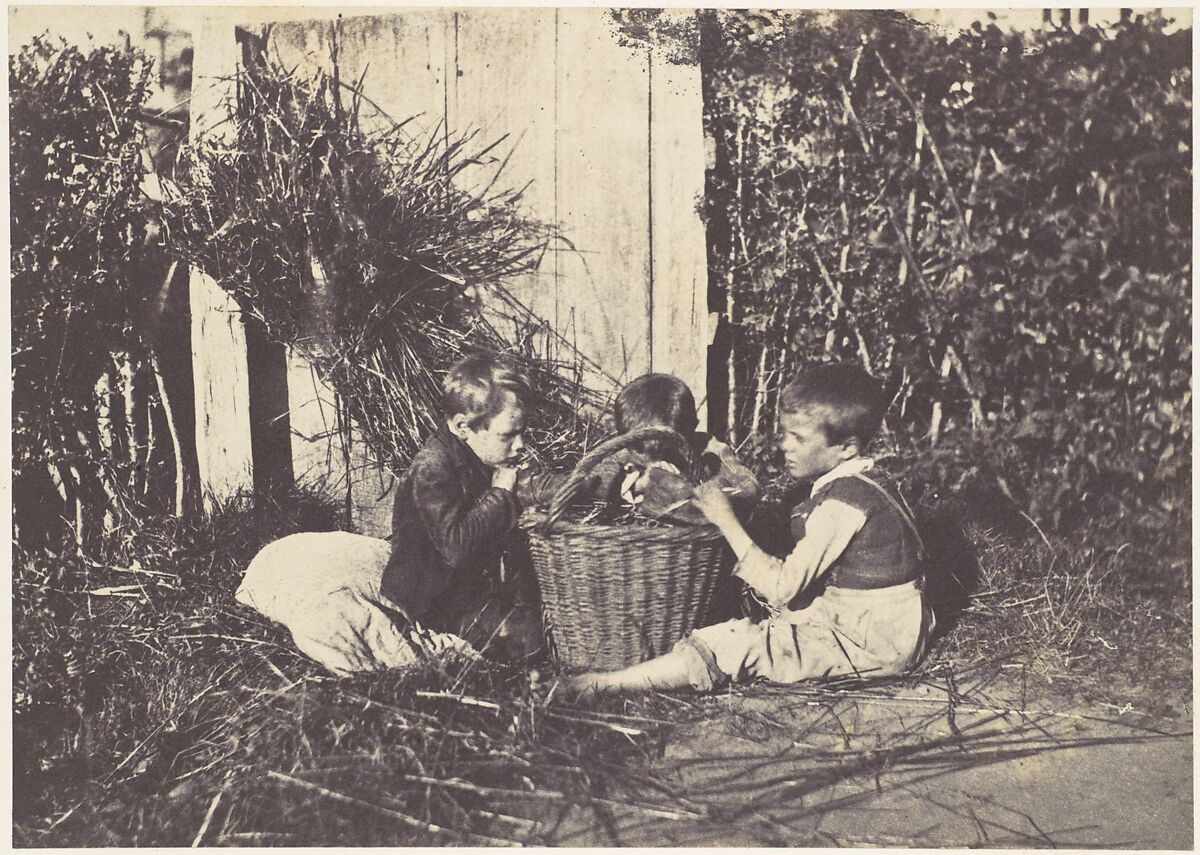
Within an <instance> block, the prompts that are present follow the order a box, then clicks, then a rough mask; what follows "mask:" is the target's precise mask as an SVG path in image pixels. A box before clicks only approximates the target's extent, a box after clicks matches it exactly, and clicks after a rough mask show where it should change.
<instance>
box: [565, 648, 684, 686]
mask: <svg viewBox="0 0 1200 855" xmlns="http://www.w3.org/2000/svg"><path fill="white" fill-rule="evenodd" d="M692 667H694V665H693V664H692V662H691V660H690V659H689V658H688V657H687V656H686V655H685V654H683V653H680V652H679V651H675V650H673V651H671V652H670V653H665V654H663V655H662V656H657V657H655V658H654V659H649V660H647V661H645V662H639V663H638V664H637V665H630V666H629V667H628V668H621V669H619V670H617V671H591V672H588V673H585V674H576V675H575V676H574V677H568V678H567V679H566V680H565V681H564V683H563V687H564V688H565V689H566V690H567V691H568V692H570V693H572V694H575V695H581V696H588V695H609V694H621V693H626V692H649V691H654V690H659V691H669V690H671V689H686V688H690V687H691V685H692V681H691V668H692Z"/></svg>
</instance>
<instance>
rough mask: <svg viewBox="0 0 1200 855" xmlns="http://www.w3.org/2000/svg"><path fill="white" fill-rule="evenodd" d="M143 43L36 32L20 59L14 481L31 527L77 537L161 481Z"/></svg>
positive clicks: (24, 526)
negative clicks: (59, 39)
mask: <svg viewBox="0 0 1200 855" xmlns="http://www.w3.org/2000/svg"><path fill="white" fill-rule="evenodd" d="M149 72H150V68H149V64H148V62H147V60H146V59H145V57H144V56H143V55H142V54H141V53H139V52H137V51H133V50H118V49H115V48H111V47H97V48H94V49H91V50H90V51H87V52H84V51H80V50H79V49H78V48H75V47H68V46H66V45H65V43H62V44H59V45H55V44H53V43H52V42H51V41H50V40H49V39H47V38H40V37H39V38H35V39H33V40H32V41H31V42H30V43H29V44H28V45H26V46H25V47H23V48H22V49H21V50H20V51H19V52H18V53H16V54H14V55H12V56H10V58H9V96H10V98H9V126H10V139H9V153H10V162H11V165H12V173H11V184H10V195H9V201H10V204H11V213H10V226H11V236H12V258H11V261H12V342H13V357H12V379H13V428H14V430H13V482H14V502H15V510H16V523H17V531H18V535H19V536H20V537H21V538H22V539H23V540H27V541H32V540H36V539H38V538H49V539H50V540H53V539H54V538H55V537H56V536H57V534H58V533H59V532H60V531H61V530H62V528H63V523H62V520H63V518H64V517H65V518H66V519H68V520H71V521H72V522H71V527H72V528H73V529H74V532H75V536H76V538H77V540H78V541H79V542H81V543H82V542H83V541H85V540H88V539H89V538H90V536H91V534H94V533H96V532H98V531H99V530H100V525H99V523H100V521H101V520H102V519H103V520H104V521H105V522H106V523H107V524H108V527H109V528H111V527H112V525H113V524H114V523H115V522H117V521H119V520H121V519H126V518H128V517H129V516H130V514H131V513H132V507H133V506H134V505H136V503H138V502H139V501H142V500H143V499H144V497H145V496H146V495H147V493H148V492H152V491H150V490H149V486H148V482H149V480H150V474H151V469H152V467H153V466H154V465H157V464H161V462H162V458H161V454H162V453H163V449H164V448H165V447H167V445H166V444H165V443H159V446H158V448H159V452H158V453H159V455H160V456H159V457H154V456H153V454H152V451H153V448H152V444H151V443H149V442H148V439H147V435H148V434H149V433H150V432H151V431H152V430H153V429H154V425H153V424H152V422H153V421H158V425H157V427H158V428H159V429H160V430H161V431H162V433H160V436H161V435H162V434H165V433H166V427H165V425H164V424H163V423H162V418H163V417H162V415H161V414H158V415H155V412H154V405H155V397H156V396H155V394H154V392H153V391H152V389H153V385H154V381H153V379H152V377H149V376H148V374H149V372H150V368H149V363H150V362H151V359H150V347H149V342H148V336H147V324H146V323H145V318H146V310H147V297H148V295H149V294H151V293H152V291H150V290H149V289H148V288H147V287H146V281H147V279H148V277H147V275H146V267H145V266H144V264H143V262H144V261H145V256H146V253H145V252H144V246H143V245H144V240H145V228H146V216H145V212H144V211H143V209H142V207H141V201H140V190H139V186H140V182H141V180H142V178H143V176H144V173H145V169H144V167H143V163H142V144H143V136H142V131H141V129H140V127H139V125H138V120H137V113H138V111H139V109H140V107H141V105H142V104H143V103H144V102H145V100H146V97H147V84H148V79H149Z"/></svg>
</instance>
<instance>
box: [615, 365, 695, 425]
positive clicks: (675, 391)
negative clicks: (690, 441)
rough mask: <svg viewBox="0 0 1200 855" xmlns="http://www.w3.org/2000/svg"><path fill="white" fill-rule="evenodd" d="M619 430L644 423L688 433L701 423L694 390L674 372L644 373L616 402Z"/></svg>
mask: <svg viewBox="0 0 1200 855" xmlns="http://www.w3.org/2000/svg"><path fill="white" fill-rule="evenodd" d="M613 421H614V423H615V425H616V428H617V431H618V432H619V433H626V432H628V431H631V430H633V429H634V428H640V427H657V426H660V425H661V426H662V427H669V428H672V429H674V430H675V431H677V432H679V433H681V434H683V435H684V436H687V435H688V434H690V433H692V432H693V431H694V430H695V429H696V426H697V425H698V424H699V423H700V421H699V419H697V418H696V399H695V398H694V397H693V396H692V390H691V389H689V388H688V385H687V383H684V382H683V381H682V380H680V379H679V378H678V377H676V376H674V375H673V374H643V375H642V376H641V377H637V378H634V379H633V380H630V381H629V382H628V383H627V384H626V385H625V387H624V388H623V389H621V391H620V392H618V393H617V399H616V400H615V401H614V402H613Z"/></svg>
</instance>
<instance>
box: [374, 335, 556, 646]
mask: <svg viewBox="0 0 1200 855" xmlns="http://www.w3.org/2000/svg"><path fill="white" fill-rule="evenodd" d="M443 390H444V394H443V401H442V407H443V412H444V415H445V420H444V421H443V422H442V424H441V425H439V427H438V430H437V432H436V433H434V434H433V436H431V437H430V438H429V439H427V440H426V441H425V443H424V445H422V446H421V448H420V450H419V451H418V452H417V454H416V456H415V457H414V458H413V461H412V463H411V464H410V465H409V468H408V470H407V471H406V472H405V473H404V475H403V477H402V478H401V479H400V481H399V483H398V484H397V489H396V504H395V509H394V511H393V514H392V539H391V548H392V552H391V557H390V559H389V561H388V564H387V567H386V569H385V570H384V573H383V580H382V585H381V587H382V592H383V594H384V595H385V596H386V597H387V598H388V599H389V600H391V601H393V602H395V603H397V604H399V605H400V607H401V608H402V610H403V611H404V613H405V616H406V617H408V618H409V619H410V620H412V621H416V622H419V623H421V624H422V625H423V626H425V627H427V628H429V629H432V630H435V631H440V632H450V633H454V634H456V635H461V636H462V637H464V638H466V639H467V640H468V641H471V642H472V643H473V644H475V646H476V647H481V646H483V645H484V644H486V643H487V642H488V641H489V640H490V639H489V637H488V636H490V635H491V634H493V633H494V632H495V630H496V625H497V622H498V621H503V620H509V621H518V620H519V621H524V622H525V623H529V622H532V623H533V624H534V625H536V620H534V616H535V615H536V612H535V611H534V610H533V609H532V608H530V607H529V606H528V603H529V602H530V601H532V599H533V598H532V596H530V593H531V584H530V580H528V579H527V578H523V577H521V578H513V579H504V578H502V577H501V570H502V563H501V555H502V553H503V551H504V547H505V546H506V543H507V540H508V536H509V535H510V534H511V533H512V531H513V529H514V527H515V526H516V523H517V518H518V517H519V516H520V513H521V506H520V503H519V501H518V499H517V495H516V484H517V471H518V464H519V462H520V458H521V453H522V451H523V450H524V448H525V439H524V431H525V423H526V416H527V407H528V402H529V399H530V397H531V393H530V386H529V381H528V380H527V379H526V377H525V376H524V375H523V374H522V373H521V371H520V370H519V369H518V368H517V367H516V366H515V365H513V364H512V363H510V362H508V361H507V360H505V359H503V358H501V357H498V356H496V355H495V354H490V353H481V354H475V355H471V356H467V357H465V358H464V359H462V360H460V361H459V362H458V363H457V364H456V365H455V366H454V367H453V368H451V369H450V371H449V373H448V374H447V375H446V379H445V381H444V384H443ZM522 600H524V601H525V603H522V602H521V601H522ZM514 610H515V612H514ZM518 613H519V614H518ZM534 634H536V633H531V639H530V641H532V635H534ZM481 636H483V637H481ZM521 652H530V651H521Z"/></svg>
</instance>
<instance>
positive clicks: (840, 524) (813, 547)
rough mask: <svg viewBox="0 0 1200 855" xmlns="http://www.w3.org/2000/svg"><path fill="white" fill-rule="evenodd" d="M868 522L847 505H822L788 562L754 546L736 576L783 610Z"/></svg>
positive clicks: (746, 555)
mask: <svg viewBox="0 0 1200 855" xmlns="http://www.w3.org/2000/svg"><path fill="white" fill-rule="evenodd" d="M866 521H867V517H866V514H864V513H863V512H862V511H860V510H859V509H858V508H855V507H853V506H851V505H848V504H846V503H845V502H839V501H838V500H837V499H829V500H826V501H824V502H821V503H820V504H819V505H817V506H816V508H814V509H813V512H812V513H811V514H810V515H809V517H808V520H807V521H806V522H805V525H804V537H803V538H802V539H801V540H800V542H799V543H797V544H796V546H795V548H794V549H793V550H792V551H791V553H790V554H789V555H788V556H787V558H776V557H775V556H773V555H768V554H767V553H766V552H763V551H762V550H761V549H759V548H758V547H757V546H751V547H750V548H749V549H748V550H747V551H746V554H745V555H743V556H742V558H741V560H740V561H739V562H738V566H737V569H736V570H734V575H736V576H737V577H738V578H740V579H741V580H742V581H743V582H745V583H746V584H747V585H749V586H750V587H751V588H753V589H754V590H755V591H757V592H758V593H760V594H761V595H762V596H764V597H766V599H767V602H768V603H770V604H771V605H772V606H777V607H780V608H782V607H783V606H786V605H787V604H788V603H789V602H791V600H792V598H793V597H795V596H796V594H798V593H800V592H801V591H803V590H804V589H805V588H807V587H808V586H809V585H811V584H812V583H813V582H814V581H815V580H816V579H818V578H820V576H821V574H823V573H824V572H825V571H826V570H828V569H829V566H830V565H831V564H833V562H834V561H836V560H837V559H838V556H840V555H841V554H842V552H843V551H844V550H845V549H846V546H847V544H849V543H850V539H851V538H852V537H854V535H855V534H857V533H858V530H859V529H861V528H862V527H863V523H865V522H866Z"/></svg>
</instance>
